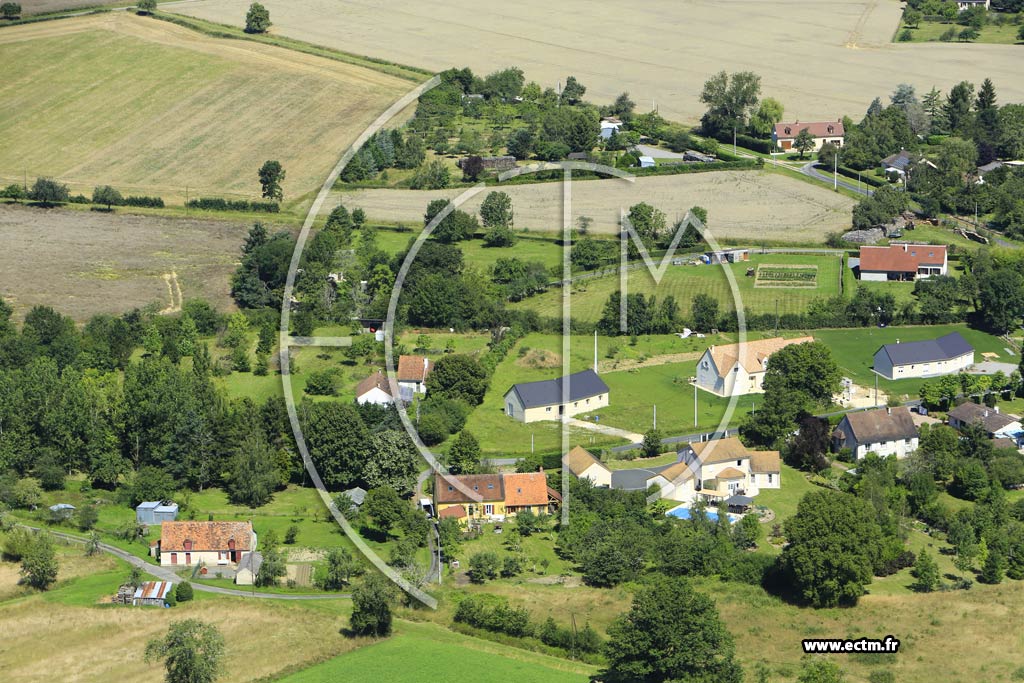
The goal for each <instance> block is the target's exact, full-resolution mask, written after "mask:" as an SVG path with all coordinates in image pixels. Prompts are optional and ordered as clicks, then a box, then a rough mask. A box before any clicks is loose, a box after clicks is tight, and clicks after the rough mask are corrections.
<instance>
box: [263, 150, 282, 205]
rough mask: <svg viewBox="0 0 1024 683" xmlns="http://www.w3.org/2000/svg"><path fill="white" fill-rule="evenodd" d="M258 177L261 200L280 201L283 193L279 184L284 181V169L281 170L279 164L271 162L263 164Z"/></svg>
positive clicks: (278, 162)
mask: <svg viewBox="0 0 1024 683" xmlns="http://www.w3.org/2000/svg"><path fill="white" fill-rule="evenodd" d="M258 175H259V178H260V188H261V192H262V194H263V198H264V199H276V200H277V201H281V199H282V198H284V192H283V191H282V190H281V182H282V181H284V169H283V168H281V162H280V161H273V160H268V161H265V162H263V165H262V166H260V170H259V174H258Z"/></svg>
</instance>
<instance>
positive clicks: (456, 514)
mask: <svg viewBox="0 0 1024 683" xmlns="http://www.w3.org/2000/svg"><path fill="white" fill-rule="evenodd" d="M466 516H467V513H466V508H465V507H463V506H462V505H453V506H452V507H450V508H445V509H444V510H441V512H440V513H439V514H438V517H440V518H441V519H448V518H449V517H451V518H452V519H462V518H463V517H466Z"/></svg>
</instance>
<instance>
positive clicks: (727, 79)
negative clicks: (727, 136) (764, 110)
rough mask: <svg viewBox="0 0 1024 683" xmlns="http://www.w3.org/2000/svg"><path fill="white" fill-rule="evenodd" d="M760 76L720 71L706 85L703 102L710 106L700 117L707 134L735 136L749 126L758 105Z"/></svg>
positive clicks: (702, 93)
mask: <svg viewBox="0 0 1024 683" xmlns="http://www.w3.org/2000/svg"><path fill="white" fill-rule="evenodd" d="M760 93H761V77H760V76H758V75H757V74H755V73H753V72H751V71H740V72H738V73H734V74H732V75H731V76H730V75H729V74H727V73H726V72H725V71H720V72H718V73H717V74H715V75H714V76H712V77H711V78H710V79H708V80H707V81H706V82H705V83H704V89H703V91H701V95H700V101H701V102H703V103H704V104H706V105H708V110H707V112H706V113H705V114H704V116H702V117H701V128H702V129H703V130H704V132H705V133H707V134H708V135H721V134H724V133H732V132H733V131H734V130H743V129H745V128H746V127H747V119H748V117H749V116H750V113H751V111H752V110H753V109H754V107H755V106H757V100H758V96H759V95H760Z"/></svg>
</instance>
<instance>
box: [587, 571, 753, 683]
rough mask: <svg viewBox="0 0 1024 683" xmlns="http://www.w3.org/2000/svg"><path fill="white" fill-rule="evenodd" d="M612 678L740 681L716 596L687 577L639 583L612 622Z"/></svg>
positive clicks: (608, 650)
mask: <svg viewBox="0 0 1024 683" xmlns="http://www.w3.org/2000/svg"><path fill="white" fill-rule="evenodd" d="M608 636H609V640H608V643H607V644H606V645H605V656H606V657H607V659H608V668H607V669H606V670H605V672H604V674H603V677H602V680H605V681H609V683H625V682H627V681H630V682H632V681H645V682H646V683H662V682H667V681H677V682H679V683H687V682H691V683H705V682H708V683H710V682H711V681H714V682H715V683H740V682H741V681H742V680H743V669H742V668H741V667H740V665H739V663H738V662H736V660H735V646H734V644H733V639H732V636H731V635H730V634H729V632H728V631H727V630H726V628H725V624H724V623H722V620H721V618H720V617H719V615H718V610H717V609H716V608H715V604H714V602H712V600H711V598H709V597H708V596H706V595H704V594H702V593H698V592H696V591H695V590H694V589H693V588H692V587H691V586H690V584H689V583H688V582H687V581H686V580H684V579H678V578H673V579H660V580H657V581H655V582H654V583H653V584H652V585H647V586H643V587H641V588H640V589H639V590H638V591H637V593H636V595H635V596H634V598H633V606H632V608H631V609H630V610H629V612H627V613H626V614H624V615H622V616H620V617H619V618H618V619H616V620H615V622H614V623H613V624H612V625H611V626H610V627H609V628H608Z"/></svg>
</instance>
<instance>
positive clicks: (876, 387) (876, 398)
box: [875, 375, 878, 408]
mask: <svg viewBox="0 0 1024 683" xmlns="http://www.w3.org/2000/svg"><path fill="white" fill-rule="evenodd" d="M875 407H876V408H877V407H878V375H875Z"/></svg>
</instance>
